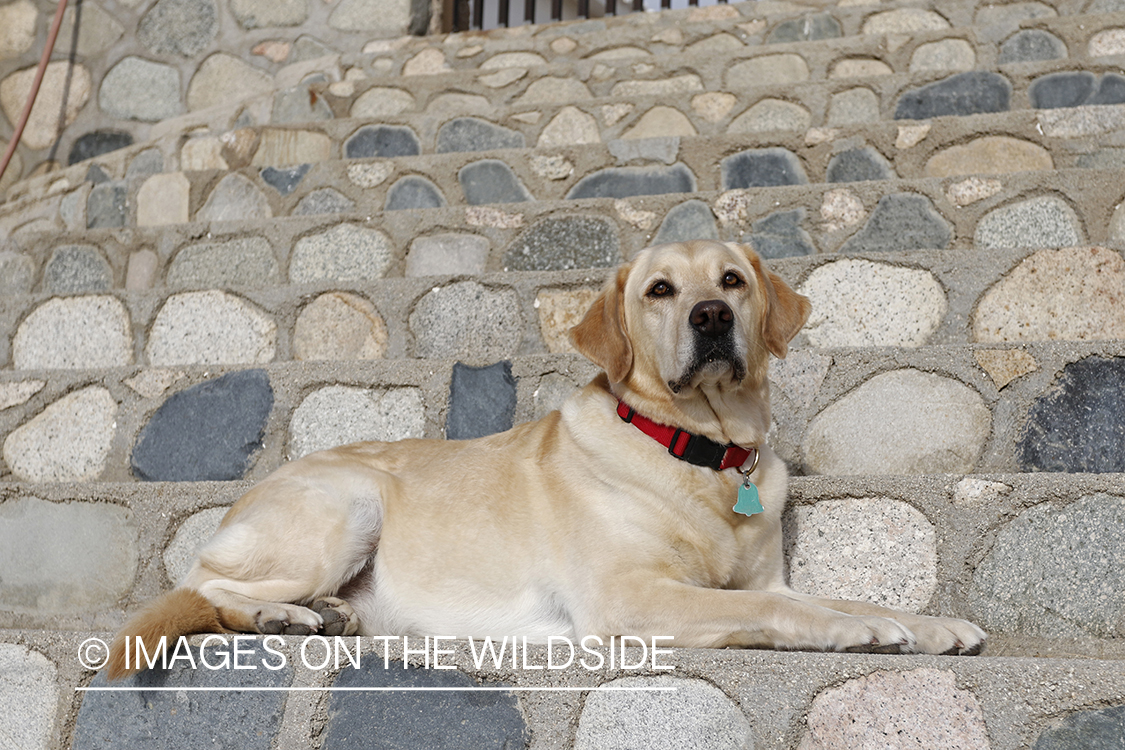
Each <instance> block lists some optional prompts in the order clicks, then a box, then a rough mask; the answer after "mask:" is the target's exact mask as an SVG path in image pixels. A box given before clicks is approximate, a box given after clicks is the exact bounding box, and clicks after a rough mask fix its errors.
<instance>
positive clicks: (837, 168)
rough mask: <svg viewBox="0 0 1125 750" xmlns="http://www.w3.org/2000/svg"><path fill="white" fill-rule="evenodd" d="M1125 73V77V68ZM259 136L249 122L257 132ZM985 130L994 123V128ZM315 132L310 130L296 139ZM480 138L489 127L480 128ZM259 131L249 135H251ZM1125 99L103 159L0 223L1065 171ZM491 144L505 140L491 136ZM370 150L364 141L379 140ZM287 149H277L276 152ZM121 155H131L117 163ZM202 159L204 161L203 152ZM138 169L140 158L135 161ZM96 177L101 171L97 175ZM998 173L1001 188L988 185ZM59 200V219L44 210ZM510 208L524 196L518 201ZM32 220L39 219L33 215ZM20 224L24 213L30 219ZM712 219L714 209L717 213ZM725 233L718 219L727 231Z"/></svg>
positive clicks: (261, 214)
mask: <svg viewBox="0 0 1125 750" xmlns="http://www.w3.org/2000/svg"><path fill="white" fill-rule="evenodd" d="M1123 80H1125V79H1123ZM453 123H455V124H456V123H462V124H465V125H466V127H467V128H469V129H470V130H472V131H473V133H474V134H475V135H474V138H473V139H471V140H472V143H473V144H475V145H474V146H473V147H474V148H475V147H476V146H480V145H486V146H487V145H489V143H488V141H487V138H485V139H484V140H481V138H484V136H485V135H486V133H484V131H479V132H478V130H477V129H478V128H490V127H492V126H490V125H488V124H487V123H485V121H483V120H479V119H476V118H460V119H458V120H454V121H453ZM331 125H332V126H333V127H331V128H327V129H326V130H327V132H322V133H316V134H315V135H317V136H318V137H325V138H329V139H334V142H339V143H342V144H344V145H342V146H340V148H341V153H347V152H348V151H349V148H350V146H348V145H347V144H350V143H353V142H355V141H356V140H357V139H360V140H362V139H363V138H364V137H365V135H364V134H365V133H367V134H370V133H384V134H386V133H390V132H392V131H395V128H397V127H398V126H388V125H379V126H361V127H358V129H355V128H356V127H357V123H356V121H347V122H344V121H337V122H333V123H331ZM245 132H247V133H249V132H250V131H245ZM279 133H285V134H286V137H288V136H290V135H294V133H292V132H290V131H276V130H271V129H269V128H266V129H263V130H261V131H257V132H256V134H255V135H254V138H253V139H252V140H254V141H255V143H256V144H257V146H256V147H257V149H258V153H261V152H262V151H263V150H265V151H273V150H274V149H273V146H272V145H271V142H272V141H271V139H273V137H274V136H275V135H278V134H279ZM982 133H983V135H982ZM302 134H304V135H310V136H311V135H314V133H313V131H300V132H298V133H297V134H296V135H295V136H294V137H297V138H300V137H303V135H302ZM478 136H479V137H478ZM248 137H249V136H248ZM1123 137H1125V106H1112V107H1081V108H1074V109H1066V110H1056V111H1039V112H1032V111H1026V110H1025V111H1020V112H1004V113H997V114H990V115H976V116H970V117H964V118H939V119H937V120H934V121H930V122H926V123H924V124H915V123H911V124H899V123H893V122H885V123H878V124H871V125H862V126H861V125H852V126H848V127H846V128H827V129H825V128H814V129H810V130H807V131H802V132H800V133H791V134H782V133H774V134H772V135H768V136H763V135H760V134H752V133H746V134H739V135H723V136H708V137H703V136H693V137H684V138H680V137H679V136H672V137H666V138H655V139H640V140H628V139H619V140H610V141H609V142H608V143H605V144H602V143H596V144H588V145H580V146H579V145H560V146H558V147H555V148H541V147H540V148H532V149H499V150H485V151H459V152H454V153H442V154H426V155H418V156H399V157H397V158H383V159H378V160H372V159H345V160H337V159H336V155H337V152H336V150H335V149H336V146H331V147H328V146H326V147H325V148H323V149H320V150H319V152H317V153H314V152H312V151H309V152H303V153H302V152H300V151H299V150H298V151H295V152H293V153H295V154H298V153H300V155H301V157H302V158H307V159H309V161H308V162H305V163H303V164H300V165H298V166H293V167H288V168H276V167H269V166H267V167H262V166H260V165H259V160H258V158H257V156H256V155H254V154H252V153H245V154H243V156H244V157H245V159H244V161H249V162H250V163H251V164H252V165H244V166H242V167H240V168H238V169H233V170H232V169H229V165H227V163H226V161H225V160H224V159H222V158H219V160H218V161H217V162H214V163H210V166H211V167H213V168H212V169H209V170H206V171H188V172H178V173H162V174H156V175H153V176H134V177H125V178H123V179H122V178H120V177H119V178H117V179H110V178H109V176H108V175H107V174H106V171H107V170H105V169H102V167H101V166H100V165H97V164H95V165H92V166H90V167H88V168H87V169H86V171H85V173H82V171H81V170H77V169H72V170H70V171H69V172H68V173H67V174H66V175H65V176H60V177H59V178H58V180H57V181H56V183H55V184H54V186H53V187H50V186H45V187H47V189H46V190H44V191H43V195H42V196H40V197H39V198H38V199H32V196H31V195H29V196H28V198H29V200H25V201H22V202H16V203H9V204H7V205H6V206H5V207H4V208H3V209H0V227H7V228H15V231H17V232H23V233H34V232H44V233H49V234H50V235H51V236H54V235H56V234H57V230H58V229H59V228H60V224H65V225H66V227H67V228H68V229H71V230H76V229H79V230H80V229H82V228H83V227H92V228H114V227H117V226H140V227H146V226H161V225H167V224H176V223H183V222H186V221H188V220H189V219H192V218H194V219H195V220H196V221H206V220H211V221H230V220H232V219H261V218H267V217H271V216H311V215H326V214H334V213H344V214H348V213H365V214H368V215H369V214H371V213H374V212H380V211H390V210H401V209H410V208H430V207H438V206H445V205H452V206H457V205H462V206H465V205H499V204H513V203H527V202H532V201H536V200H538V201H560V200H574V199H582V198H592V197H615V198H625V197H633V196H637V195H648V194H667V193H688V192H708V191H714V190H728V189H736V188H743V187H773V186H785V185H799V184H810V183H811V184H821V183H851V182H862V181H886V180H893V179H896V178H897V179H924V178H928V177H960V178H965V177H970V176H977V175H998V174H1010V173H1014V172H1021V171H1049V170H1054V169H1076V168H1077V169H1083V168H1102V169H1105V168H1112V167H1115V166H1119V165H1120V164H1125V148H1122V147H1121V146H1119V145H1116V144H1118V143H1119V142H1121V141H1122V140H1123ZM491 145H493V146H496V145H500V144H499V143H492V144H491ZM365 155H367V154H366V152H365ZM272 161H275V160H274V159H271V158H266V159H264V160H262V163H268V162H272ZM119 166H123V165H119ZM200 166H203V165H200ZM125 174H126V175H127V174H129V170H128V169H126V170H125ZM91 177H93V179H91ZM970 184H971V185H973V186H975V187H974V189H972V190H970V189H968V188H965V189H963V190H962V192H964V193H965V194H964V195H961V194H960V193H958V194H956V195H955V196H954V202H955V203H957V204H958V205H959V206H960V205H963V204H965V203H967V202H970V201H972V199H973V198H977V199H979V198H980V197H988V196H987V195H986V194H987V193H989V191H990V190H992V191H995V190H996V184H997V183H996V182H995V181H992V182H987V183H983V182H981V181H979V180H978V181H975V182H972V183H970ZM989 186H991V188H990V187H989ZM55 205H57V206H58V213H59V216H58V217H57V218H54V219H53V220H52V217H51V216H50V215H49V214H47V213H46V212H45V211H44V208H47V209H49V208H50V207H52V206H55ZM504 210H511V207H509V208H507V209H504ZM29 217H34V218H31V223H30V224H27V219H28V218H29ZM19 222H24V226H22V227H20V226H19ZM712 224H713V220H712ZM711 231H714V230H713V229H712V230H711Z"/></svg>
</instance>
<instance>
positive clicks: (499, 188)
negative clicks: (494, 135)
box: [457, 159, 535, 206]
mask: <svg viewBox="0 0 1125 750" xmlns="http://www.w3.org/2000/svg"><path fill="white" fill-rule="evenodd" d="M457 180H458V181H459V182H460V183H461V190H463V191H464V193H465V201H466V202H467V203H468V204H469V205H470V206H483V205H486V204H489V203H522V202H523V201H532V200H535V198H533V197H532V195H531V193H529V192H527V188H525V187H524V186H523V183H522V182H520V179H519V178H518V177H516V175H515V174H514V173H513V172H512V168H511V167H509V166H508V165H507V164H505V163H504V162H502V161H499V160H497V159H484V160H482V161H476V162H473V163H472V164H466V165H465V166H464V167H462V168H461V171H459V172H458V173H457Z"/></svg>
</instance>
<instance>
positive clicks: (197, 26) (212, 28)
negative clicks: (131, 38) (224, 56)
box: [137, 0, 219, 93]
mask: <svg viewBox="0 0 1125 750" xmlns="http://www.w3.org/2000/svg"><path fill="white" fill-rule="evenodd" d="M218 33H219V11H218V8H216V7H215V3H214V2H213V0H157V2H156V4H155V5H153V6H152V7H151V8H150V9H149V11H148V12H147V13H145V15H144V17H143V18H141V23H140V25H139V26H138V27H137V39H138V40H139V41H140V43H141V44H143V45H144V46H145V47H147V48H148V50H149V51H150V52H152V53H154V54H157V55H163V54H172V55H181V56H183V57H194V56H195V55H196V54H198V53H200V52H202V51H203V50H204V49H206V47H207V45H208V44H210V43H211V40H212V39H214V38H215V36H216V35H217V34H218ZM177 93H178V92H177Z"/></svg>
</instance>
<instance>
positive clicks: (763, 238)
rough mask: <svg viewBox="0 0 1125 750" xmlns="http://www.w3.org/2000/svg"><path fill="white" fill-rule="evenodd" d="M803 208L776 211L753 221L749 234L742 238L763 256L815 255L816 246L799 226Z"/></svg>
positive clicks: (803, 214)
mask: <svg viewBox="0 0 1125 750" xmlns="http://www.w3.org/2000/svg"><path fill="white" fill-rule="evenodd" d="M804 218H805V210H804V209H803V208H798V209H796V210H794V211H776V212H774V213H772V214H770V215H769V216H767V217H766V218H764V219H761V220H759V221H756V222H754V225H753V226H752V227H751V230H752V231H751V232H750V234H748V235H746V236H745V237H743V238H742V241H743V242H749V243H750V244H751V245H753V246H754V250H755V251H757V253H758V255H761V256H762V257H763V258H793V257H797V256H801V255H815V254H816V248H815V247H814V246H813V244H812V238H811V237H809V234H808V232H806V231H805V230H804V229H802V228H801V222H802V221H804Z"/></svg>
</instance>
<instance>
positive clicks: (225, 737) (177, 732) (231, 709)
mask: <svg viewBox="0 0 1125 750" xmlns="http://www.w3.org/2000/svg"><path fill="white" fill-rule="evenodd" d="M227 638H230V636H227ZM275 648H276V646H275ZM185 651H186V647H185ZM191 651H192V654H193V657H194V659H195V664H196V668H195V669H192V668H191V666H190V663H189V662H188V661H187V659H186V656H184V652H180V656H181V657H182V658H181V659H180V660H177V661H176V662H175V665H174V666H173V665H172V664H171V663H169V666H172V667H173V668H171V669H167V670H165V669H161V668H159V667H158V668H156V669H150V670H147V671H144V672H141V673H140V674H138V675H136V676H134V677H130V678H128V679H125V680H122V681H121V682H119V683H114V686H116V687H126V688H163V687H190V688H197V687H206V688H249V687H255V688H256V687H264V688H270V687H278V688H280V687H286V686H288V685H289V683H290V682H291V681H292V679H293V667H292V666H290V665H288V664H287V665H286V666H284V667H283V668H281V669H278V670H273V669H269V668H268V667H267V666H266V665H277V664H278V663H279V657H277V656H276V655H274V654H271V653H269V652H268V651H266V650H265V649H263V648H262V647H261V644H260V643H259V642H258V641H256V640H251V639H248V638H245V637H244V638H242V639H240V640H239V644H238V651H239V653H240V655H239V657H238V664H239V665H241V666H248V665H253V666H254V667H255V668H253V669H233V668H229V667H228V668H226V669H209V668H207V667H206V666H204V664H203V662H202V661H201V659H206V660H207V663H208V664H211V665H220V664H221V663H222V660H223V656H222V655H223V653H224V652H226V653H228V654H232V655H231V656H230V657H229V659H230V660H231V661H233V659H234V657H233V651H234V644H233V643H232V644H230V645H228V646H225V647H223V646H217V645H216V646H213V647H210V648H207V649H202V651H203V652H204V653H202V654H201V653H200V651H201V649H199V648H198V647H192V649H191ZM173 653H176V652H175V651H173ZM310 653H311V652H310ZM380 666H382V664H381V663H380ZM106 685H107V681H106V678H105V672H101V673H99V674H98V675H97V676H96V677H94V680H93V682H91V683H90V686H91V687H105V686H106ZM285 697H286V694H285V693H284V692H282V691H277V692H269V691H254V692H234V691H227V690H216V691H200V692H157V691H154V690H149V691H146V692H87V693H84V694H83V697H82V707H81V708H80V709H79V710H78V721H77V726H76V727H75V730H74V734H75V737H74V746H73V747H74V750H113V749H115V748H120V749H121V750H134V749H135V748H142V747H184V748H188V747H196V748H202V747H206V748H215V750H269V748H270V747H273V742H274V738H275V736H276V735H277V732H278V730H279V729H280V728H281V717H282V714H283V712H284V710H285Z"/></svg>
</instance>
